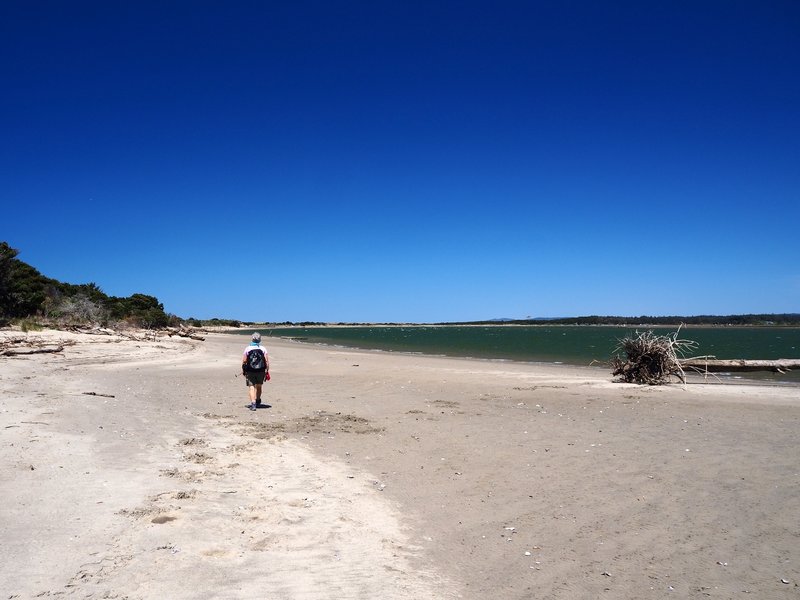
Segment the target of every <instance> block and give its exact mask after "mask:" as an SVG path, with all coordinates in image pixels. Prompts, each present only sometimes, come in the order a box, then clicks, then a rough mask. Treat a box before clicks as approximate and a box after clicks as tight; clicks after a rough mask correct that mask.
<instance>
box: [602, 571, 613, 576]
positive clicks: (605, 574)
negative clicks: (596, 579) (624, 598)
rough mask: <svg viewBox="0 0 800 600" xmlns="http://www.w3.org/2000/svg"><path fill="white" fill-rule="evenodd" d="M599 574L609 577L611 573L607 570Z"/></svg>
mask: <svg viewBox="0 0 800 600" xmlns="http://www.w3.org/2000/svg"><path fill="white" fill-rule="evenodd" d="M600 575H602V576H603V577H611V573H609V572H608V571H603V572H602V573H600Z"/></svg>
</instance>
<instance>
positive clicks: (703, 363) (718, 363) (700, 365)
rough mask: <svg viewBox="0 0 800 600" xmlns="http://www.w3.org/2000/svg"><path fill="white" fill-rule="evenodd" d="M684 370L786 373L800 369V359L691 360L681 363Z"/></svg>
mask: <svg viewBox="0 0 800 600" xmlns="http://www.w3.org/2000/svg"><path fill="white" fill-rule="evenodd" d="M680 364H681V366H682V367H683V368H684V369H696V370H699V371H708V372H709V373H720V372H728V371H731V372H733V371H736V372H745V371H751V372H752V371H772V372H773V373H785V372H786V371H791V370H792V369H800V358H779V359H778V360H747V359H716V358H708V359H706V358H689V359H685V360H682V361H680Z"/></svg>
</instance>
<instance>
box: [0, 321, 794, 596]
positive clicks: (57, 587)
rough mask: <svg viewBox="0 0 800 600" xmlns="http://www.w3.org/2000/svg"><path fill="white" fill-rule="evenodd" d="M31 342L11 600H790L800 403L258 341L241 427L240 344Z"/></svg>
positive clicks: (11, 456) (19, 393) (0, 479)
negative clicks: (258, 379) (263, 367)
mask: <svg viewBox="0 0 800 600" xmlns="http://www.w3.org/2000/svg"><path fill="white" fill-rule="evenodd" d="M11 335H20V334H19V333H11V332H0V336H6V337H7V336H11ZM27 335H29V336H30V337H32V338H39V339H46V340H51V341H57V340H70V341H72V342H74V345H69V346H66V347H65V348H64V350H63V351H61V352H57V353H52V354H37V355H28V356H6V357H0V398H1V399H0V431H2V445H1V447H2V453H0V461H2V465H0V466H1V467H2V469H0V497H2V510H1V511H0V534H1V535H2V550H0V558H1V559H2V560H0V590H1V591H2V592H3V596H2V597H3V598H8V599H11V598H22V599H26V598H47V597H61V596H65V597H77V598H126V599H151V598H153V599H155V598H170V599H190V598H191V599H199V598H208V599H211V598H214V599H218V598H231V599H233V598H269V599H273V598H275V599H283V598H286V599H306V598H307V599H316V598H320V599H349V598H353V599H356V598H358V599H372V598H390V599H391V598H397V599H401V598H402V599H405V598H409V599H410V598H413V599H418V598H422V599H426V598H430V599H439V598H442V599H449V598H463V599H474V600H479V599H485V598H496V599H522V598H526V599H528V598H542V599H572V598H665V597H675V598H738V597H749V598H797V597H798V595H800V588H798V585H800V444H798V439H799V438H798V432H800V389H798V388H797V387H794V388H789V387H768V386H761V385H749V384H748V385H730V384H719V383H713V382H711V383H702V382H693V383H690V384H688V385H686V386H681V385H672V386H662V387H642V386H635V385H625V384H617V383H613V382H612V381H611V376H610V374H609V373H608V371H607V370H605V369H601V368H589V367H587V368H576V367H567V366H560V365H535V364H522V363H511V362H500V361H484V360H466V359H463V360H462V359H453V358H442V357H428V356H418V355H399V354H392V353H385V352H370V351H356V350H345V349H337V348H328V347H318V346H312V345H304V344H300V343H297V342H291V341H286V340H277V339H271V338H265V340H264V342H265V345H266V346H267V347H268V349H269V351H270V357H271V364H272V369H271V371H272V375H273V378H272V381H270V382H269V383H268V384H267V385H266V387H265V389H266V394H265V400H266V402H267V407H266V408H262V409H260V410H258V411H255V412H253V411H249V410H247V408H246V403H247V395H246V388H245V385H244V382H243V378H242V377H241V374H240V369H239V362H240V356H241V351H242V349H243V347H244V345H245V343H246V342H247V341H248V339H247V338H246V337H245V336H232V335H225V334H221V333H212V334H210V335H209V336H208V338H207V339H206V340H205V341H203V342H200V341H194V340H186V339H178V338H171V339H168V338H159V339H158V340H156V341H136V340H130V339H123V338H119V337H115V336H89V335H84V334H74V333H64V332H53V331H44V332H31V333H30V334H27Z"/></svg>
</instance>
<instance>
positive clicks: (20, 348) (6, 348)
mask: <svg viewBox="0 0 800 600" xmlns="http://www.w3.org/2000/svg"><path fill="white" fill-rule="evenodd" d="M75 343H76V342H75V341H74V340H56V341H51V340H47V339H43V338H38V337H33V336H31V337H28V336H15V337H10V338H6V339H2V340H0V356H24V355H26V354H55V353H57V352H62V351H63V350H64V348H66V347H67V346H74V345H75Z"/></svg>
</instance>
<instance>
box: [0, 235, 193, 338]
mask: <svg viewBox="0 0 800 600" xmlns="http://www.w3.org/2000/svg"><path fill="white" fill-rule="evenodd" d="M18 254H19V251H18V250H16V249H14V248H12V247H11V246H9V245H8V243H7V242H0V325H8V324H9V323H11V322H12V321H16V320H21V319H35V320H42V321H45V322H47V323H50V324H55V325H78V324H87V323H91V324H96V325H103V326H108V325H129V326H134V327H144V328H147V329H160V328H164V327H167V326H170V325H176V324H179V323H180V319H179V318H178V317H176V316H175V315H170V314H168V313H166V312H165V311H164V305H163V304H162V303H161V302H159V301H158V298H156V297H155V296H150V295H147V294H132V295H130V296H127V297H117V296H109V295H108V294H106V293H105V292H103V290H101V289H100V287H99V286H98V285H97V284H95V283H84V284H78V285H76V284H72V283H64V282H62V281H58V280H56V279H52V278H50V277H46V276H44V275H42V274H41V273H40V272H39V271H38V270H37V269H35V268H34V267H32V266H31V265H29V264H27V263H26V262H24V261H22V260H20V259H19V258H17V256H18Z"/></svg>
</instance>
